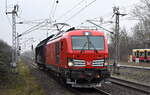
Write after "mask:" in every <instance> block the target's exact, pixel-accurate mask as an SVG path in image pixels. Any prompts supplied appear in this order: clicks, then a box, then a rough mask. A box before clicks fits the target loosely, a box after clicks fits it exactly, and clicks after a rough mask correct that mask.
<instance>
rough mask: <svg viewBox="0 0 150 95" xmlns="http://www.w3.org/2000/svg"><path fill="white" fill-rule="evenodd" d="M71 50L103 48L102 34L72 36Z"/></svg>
mask: <svg viewBox="0 0 150 95" xmlns="http://www.w3.org/2000/svg"><path fill="white" fill-rule="evenodd" d="M72 48H73V50H95V49H96V50H104V37H103V36H88V37H87V36H72Z"/></svg>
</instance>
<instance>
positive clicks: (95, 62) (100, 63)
mask: <svg viewBox="0 0 150 95" xmlns="http://www.w3.org/2000/svg"><path fill="white" fill-rule="evenodd" d="M103 65H104V60H93V63H92V66H93V67H96V66H103Z"/></svg>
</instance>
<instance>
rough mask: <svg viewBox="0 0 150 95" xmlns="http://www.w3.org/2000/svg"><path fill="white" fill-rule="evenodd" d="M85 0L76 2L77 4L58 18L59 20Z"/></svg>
mask: <svg viewBox="0 0 150 95" xmlns="http://www.w3.org/2000/svg"><path fill="white" fill-rule="evenodd" d="M83 1H85V0H82V1H80V2H79V3H78V4H76V5H75V6H73V7H72V8H71V9H70V10H68V11H66V12H65V13H63V14H62V15H61V16H59V17H58V18H57V20H59V19H61V18H62V17H64V16H65V15H66V14H68V13H70V12H71V11H72V10H74V9H75V8H76V7H77V6H79V5H81V4H82V3H83Z"/></svg>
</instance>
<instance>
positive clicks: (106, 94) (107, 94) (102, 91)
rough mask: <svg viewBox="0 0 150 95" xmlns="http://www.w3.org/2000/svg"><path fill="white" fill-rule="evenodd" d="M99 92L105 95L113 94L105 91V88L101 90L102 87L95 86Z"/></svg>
mask: <svg viewBox="0 0 150 95" xmlns="http://www.w3.org/2000/svg"><path fill="white" fill-rule="evenodd" d="M94 89H95V90H96V91H97V92H99V93H101V94H103V95H111V94H110V93H108V92H106V91H104V90H101V89H100V88H94Z"/></svg>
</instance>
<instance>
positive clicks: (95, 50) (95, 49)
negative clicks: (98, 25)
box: [87, 36, 98, 53]
mask: <svg viewBox="0 0 150 95" xmlns="http://www.w3.org/2000/svg"><path fill="white" fill-rule="evenodd" d="M87 38H88V41H89V44H91V46H92V47H93V48H94V51H95V52H96V53H98V50H97V49H96V48H95V46H94V45H93V43H92V42H91V40H90V38H89V36H87Z"/></svg>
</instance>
